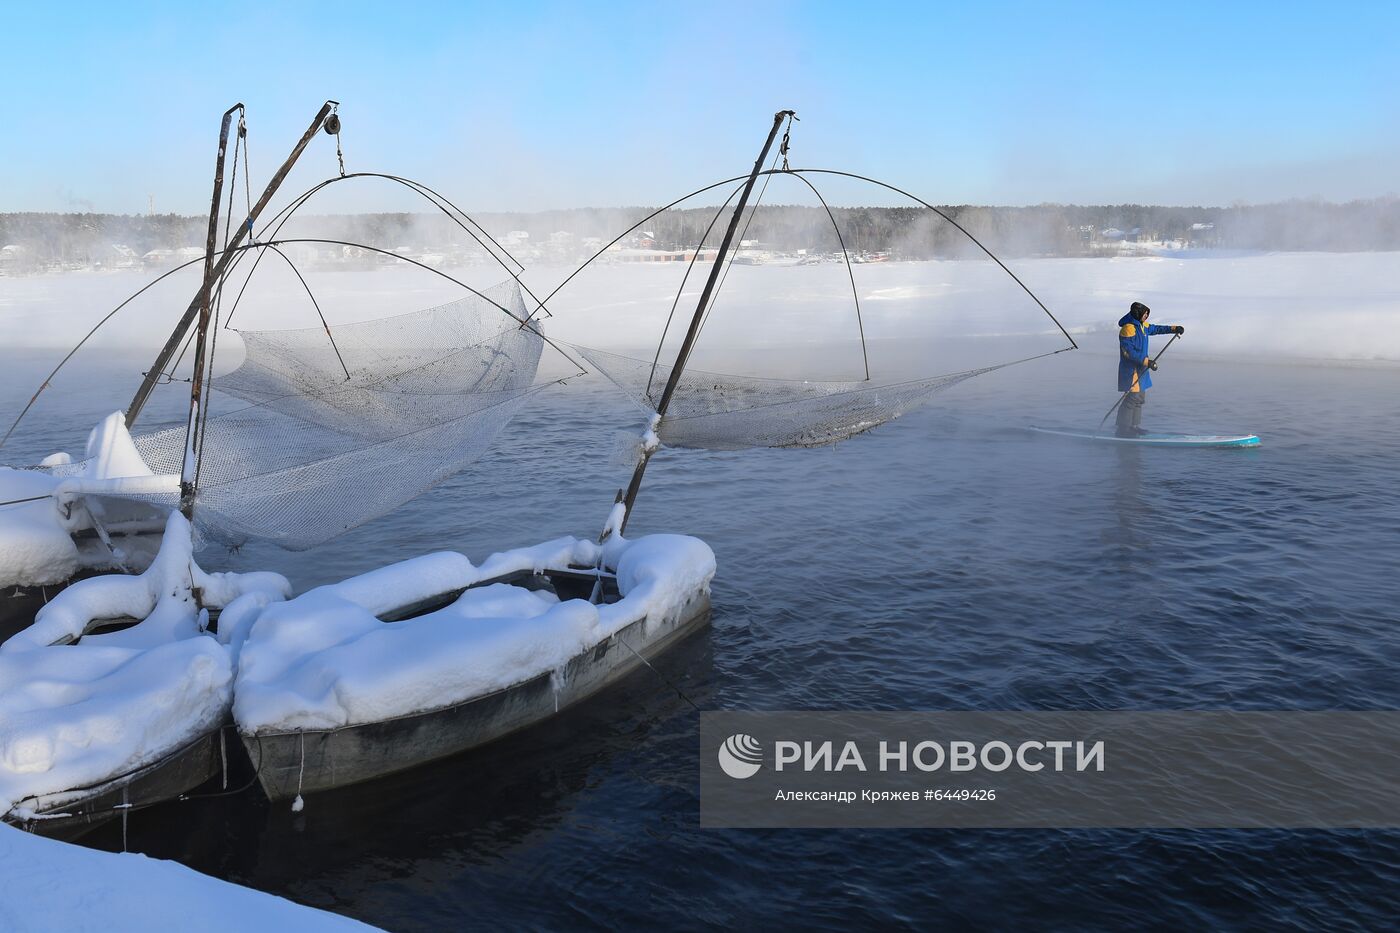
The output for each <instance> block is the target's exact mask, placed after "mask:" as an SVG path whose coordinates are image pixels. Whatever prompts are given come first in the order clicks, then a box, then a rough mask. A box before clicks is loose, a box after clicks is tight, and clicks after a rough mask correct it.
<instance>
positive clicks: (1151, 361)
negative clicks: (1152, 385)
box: [1143, 360, 1157, 373]
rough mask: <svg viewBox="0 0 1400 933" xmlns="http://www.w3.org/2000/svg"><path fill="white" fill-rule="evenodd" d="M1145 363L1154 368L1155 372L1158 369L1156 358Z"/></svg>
mask: <svg viewBox="0 0 1400 933" xmlns="http://www.w3.org/2000/svg"><path fill="white" fill-rule="evenodd" d="M1143 365H1144V366H1146V367H1147V368H1148V369H1150V370H1152V371H1153V372H1154V373H1155V372H1156V371H1157V361H1156V360H1148V361H1147V362H1146V363H1144V364H1143Z"/></svg>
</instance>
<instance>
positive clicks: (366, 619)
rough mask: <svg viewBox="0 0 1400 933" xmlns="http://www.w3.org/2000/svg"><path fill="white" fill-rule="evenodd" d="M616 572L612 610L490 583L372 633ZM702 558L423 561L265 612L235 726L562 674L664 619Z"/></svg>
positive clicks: (380, 708) (607, 555)
mask: <svg viewBox="0 0 1400 933" xmlns="http://www.w3.org/2000/svg"><path fill="white" fill-rule="evenodd" d="M600 558H601V560H602V562H603V564H604V565H605V566H607V567H611V568H616V573H617V581H618V588H619V590H620V591H621V593H622V597H623V598H622V599H621V600H619V601H618V602H616V603H613V604H610V605H593V604H591V603H589V602H587V601H586V600H581V599H572V600H566V601H563V602H560V601H559V600H558V599H557V598H556V597H555V596H553V595H552V594H548V593H538V592H531V591H529V590H525V589H523V588H520V587H514V586H509V585H506V584H501V583H496V584H490V585H487V586H482V587H477V588H474V589H470V590H468V591H467V592H466V593H464V594H463V595H462V596H461V597H460V598H459V599H457V600H456V601H455V602H454V603H452V604H451V605H449V606H446V607H444V608H442V609H439V610H437V611H435V612H431V613H427V614H425V615H422V616H418V617H416V618H412V619H408V620H404V621H400V622H393V623H385V622H383V621H381V620H380V619H379V617H378V616H379V615H382V614H384V613H386V612H388V611H389V610H391V609H394V608H396V607H399V606H403V605H407V604H409V603H412V602H415V601H417V600H420V599H425V598H428V597H431V596H433V595H435V594H439V593H444V592H448V591H451V590H453V589H458V588H461V587H466V586H470V585H472V584H475V583H479V582H481V581H484V580H490V579H493V578H495V577H499V576H502V575H504V574H507V573H511V572H514V571H519V570H532V571H535V572H539V571H542V570H545V569H559V570H562V569H566V568H568V567H569V566H591V565H595V564H597V563H598V561H599V559H600ZM714 572H715V556H714V552H713V551H711V550H710V548H709V546H708V545H706V544H705V543H704V542H703V541H700V540H699V539H697V538H691V537H687V536H684V535H649V536H646V537H643V538H638V539H636V540H634V541H629V540H626V539H622V538H614V539H612V540H611V541H610V542H609V543H608V544H607V545H606V546H605V547H602V548H600V547H599V546H598V545H596V544H594V543H592V542H590V541H584V540H580V539H577V538H560V539H558V540H555V541H550V542H546V543H545V544H541V545H536V546H535V547H531V548H522V549H519V550H513V551H505V552H502V553H499V554H495V555H492V556H491V557H490V558H488V559H487V560H486V561H485V562H484V563H483V564H482V565H481V566H480V567H476V566H474V565H472V563H471V562H470V561H469V560H467V558H465V557H463V556H462V555H460V554H454V553H449V552H443V553H437V554H428V555H425V556H423V557H417V558H413V559H411V560H406V561H403V562H401V563H398V564H392V565H390V566H388V567H382V568H379V569H377V570H373V571H371V572H369V573H367V574H363V575H361V576H358V577H351V578H350V579H347V580H344V581H342V582H340V583H335V584H331V585H329V586H323V587H318V588H317V589H314V590H311V591H309V592H307V593H305V594H303V595H301V596H299V597H297V598H296V599H294V600H291V601H289V602H285V603H271V604H269V605H268V606H267V607H266V608H264V609H262V610H261V611H260V612H259V613H258V615H257V617H256V619H254V620H252V621H251V623H247V622H246V621H245V623H244V624H247V625H249V628H248V633H247V635H246V641H245V642H244V645H243V649H242V652H241V655H240V657H239V662H238V673H237V680H236V685H235V690H234V694H235V699H234V709H233V712H234V719H235V720H236V721H237V723H238V726H239V729H240V730H241V731H243V732H245V733H257V732H290V731H298V730H316V729H334V728H338V727H341V726H348V725H359V724H363V723H367V722H375V721H379V720H383V719H389V718H393V717H397V716H406V715H409V714H412V713H417V712H422V711H425V710H429V709H438V708H441V707H444V706H451V705H453V704H455V703H459V702H462V701H463V700H466V699H469V698H471V697H473V696H477V695H480V694H482V693H487V692H490V691H493V690H498V689H501V688H504V687H508V686H510V685H512V684H516V683H519V682H521V681H524V680H528V679H530V678H532V677H536V676H538V675H539V674H542V673H545V672H549V671H555V670H558V669H559V668H562V667H563V666H564V665H565V664H566V663H567V662H568V661H569V659H570V658H572V657H573V656H575V655H577V654H579V653H581V652H583V651H587V650H588V649H590V648H591V647H593V646H594V645H596V644H597V643H598V642H600V641H602V640H603V639H604V638H607V637H608V636H609V635H611V634H613V633H614V632H616V631H618V630H620V629H621V628H623V627H624V626H626V625H629V624H631V623H632V622H635V621H637V620H639V619H643V618H648V617H650V618H653V619H661V618H666V617H671V616H674V615H676V614H677V613H679V612H680V611H681V608H682V607H683V606H684V604H685V603H686V601H687V600H688V599H689V598H690V597H691V596H693V595H694V594H695V593H696V592H697V591H700V590H703V589H705V588H707V587H708V586H709V582H710V579H711V578H712V577H713V576H714Z"/></svg>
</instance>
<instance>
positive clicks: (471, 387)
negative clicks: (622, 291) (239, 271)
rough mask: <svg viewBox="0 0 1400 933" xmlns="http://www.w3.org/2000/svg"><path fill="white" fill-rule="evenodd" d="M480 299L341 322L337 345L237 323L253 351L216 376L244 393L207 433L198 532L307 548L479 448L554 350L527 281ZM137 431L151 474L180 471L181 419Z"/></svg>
mask: <svg viewBox="0 0 1400 933" xmlns="http://www.w3.org/2000/svg"><path fill="white" fill-rule="evenodd" d="M482 296H484V297H482ZM482 296H476V295H473V296H469V297H467V298H463V299H461V300H459V301H454V302H451V303H449V304H444V305H440V306H438V307H434V308H428V309H426V310H422V311H416V312H411V313H408V314H402V315H397V316H395V317H389V318H383V319H379V320H374V321H366V322H363V323H358V324H344V325H338V326H336V327H334V328H333V329H332V330H331V332H330V333H331V334H332V335H333V336H334V345H332V342H331V338H330V336H328V333H327V331H326V330H325V329H322V328H307V329H303V330H282V331H239V332H238V334H239V336H240V337H241V338H242V340H243V343H244V346H245V349H246V353H247V356H246V359H245V360H244V362H243V364H242V365H241V366H240V367H239V368H238V369H236V370H234V371H233V372H231V373H229V374H228V375H226V376H223V377H220V378H217V379H215V380H214V382H213V387H214V388H215V389H217V390H218V391H219V392H221V393H224V394H225V395H227V396H231V397H232V398H233V399H236V400H237V402H236V403H234V404H233V405H225V406H224V407H225V408H227V409H229V410H224V411H216V412H215V413H214V414H211V416H210V417H209V419H208V421H207V423H206V427H205V429H204V438H203V444H202V456H201V458H200V469H199V480H198V493H197V496H196V501H195V513H194V514H195V522H196V524H197V525H198V526H199V528H200V530H201V531H202V532H203V533H204V534H205V535H206V536H208V537H210V538H213V539H214V540H218V541H223V542H227V543H241V542H243V541H246V540H249V539H262V540H270V541H273V542H275V543H277V544H279V545H281V546H283V547H286V548H289V549H293V550H298V549H303V548H308V547H311V546H313V545H316V544H319V543H321V542H323V541H326V540H328V539H329V538H332V537H334V536H335V535H337V534H340V533H342V532H344V531H347V530H349V529H351V528H354V527H356V526H357V525H361V524H363V523H364V522H367V521H369V520H370V519H373V518H376V517H378V516H380V515H383V514H385V513H386V512H388V511H390V510H391V509H394V508H396V507H397V506H399V505H402V504H403V503H404V502H407V501H408V500H410V499H412V498H414V497H415V496H418V495H420V494H421V493H423V492H424V491H426V490H428V489H429V488H431V487H432V486H433V485H435V484H436V483H439V482H441V481H442V480H444V479H446V478H447V477H449V476H451V475H453V474H455V473H457V472H460V471H461V470H462V469H464V468H465V467H466V466H467V465H468V464H470V463H471V462H472V461H473V460H475V459H476V458H477V457H479V456H481V454H482V453H484V452H485V451H486V449H487V448H488V447H489V446H490V444H491V443H492V441H493V440H494V439H495V437H496V435H497V434H498V433H499V432H500V430H501V428H503V427H504V426H505V425H506V423H507V422H508V421H509V420H510V419H511V418H512V417H513V416H514V415H515V413H516V412H517V411H518V410H519V409H520V407H521V406H522V405H523V404H524V402H525V400H526V399H527V397H528V396H529V394H530V393H531V392H532V391H533V389H532V385H531V384H532V383H533V382H534V378H535V371H536V369H537V367H538V365H539V359H540V353H541V350H542V348H543V340H542V338H541V337H540V335H539V333H537V332H536V330H535V329H534V328H538V324H533V323H532V324H531V326H530V328H522V327H521V326H520V323H519V322H520V321H523V320H524V319H525V316H526V311H525V306H524V302H523V300H522V299H521V295H520V290H519V286H518V285H516V283H514V282H507V283H505V284H502V285H498V286H496V287H495V288H492V289H489V290H487V291H485V292H483V293H482ZM347 373H348V376H347ZM223 401H226V400H223ZM238 403H246V404H238ZM134 440H135V442H136V446H137V449H138V450H140V452H141V455H142V457H143V458H145V460H146V463H147V464H148V465H149V466H150V467H151V469H152V470H153V471H155V472H157V473H179V472H180V465H181V462H182V461H183V458H184V451H185V428H184V426H183V425H179V426H176V427H170V428H166V429H164V430H160V431H156V432H153V433H150V434H144V435H139V436H137V437H136V438H135V439H134Z"/></svg>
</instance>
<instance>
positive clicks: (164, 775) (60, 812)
mask: <svg viewBox="0 0 1400 933" xmlns="http://www.w3.org/2000/svg"><path fill="white" fill-rule="evenodd" d="M219 732H220V730H218V729H216V730H214V731H213V732H209V733H206V734H204V735H202V736H200V737H199V738H197V739H195V740H194V741H193V742H190V743H189V744H187V745H185V746H184V747H183V748H181V749H179V750H178V751H176V752H174V753H172V754H170V755H168V756H166V757H165V758H162V759H161V760H160V761H157V762H154V763H152V764H149V765H146V766H145V767H142V768H137V769H135V770H134V771H130V772H127V773H126V774H123V775H120V776H119V777H115V778H112V779H111V780H109V781H104V782H102V783H101V784H95V785H93V786H91V787H87V788H81V789H78V790H72V791H64V792H62V793H60V794H51V795H47V796H45V797H42V798H37V799H36V798H31V799H29V800H22V801H20V802H19V804H18V805H17V808H16V809H25V810H29V811H32V812H33V813H34V814H35V816H33V817H29V818H23V817H14V816H12V815H7V816H5V818H4V822H6V823H9V824H11V825H13V826H17V827H19V828H20V829H23V830H26V831H28V832H32V833H37V834H39V835H41V836H50V837H52V838H55V839H76V838H78V837H79V836H82V835H83V834H84V833H88V832H91V831H92V830H94V829H96V828H97V827H98V826H101V825H102V824H103V823H106V822H107V821H108V820H112V819H115V818H117V817H119V816H121V815H122V814H123V813H126V812H130V811H132V810H136V809H140V808H142V807H148V806H151V805H152V804H157V803H163V802H165V801H167V800H174V799H175V798H176V797H178V796H180V795H181V794H183V793H186V792H188V791H191V790H194V789H195V788H196V787H198V786H199V785H201V784H203V783H205V782H206V781H208V780H210V779H212V778H214V777H216V776H217V775H218V774H219V773H220V771H221V770H222V769H223V766H224V758H223V750H222V748H221V745H220V740H219ZM12 812H13V811H12Z"/></svg>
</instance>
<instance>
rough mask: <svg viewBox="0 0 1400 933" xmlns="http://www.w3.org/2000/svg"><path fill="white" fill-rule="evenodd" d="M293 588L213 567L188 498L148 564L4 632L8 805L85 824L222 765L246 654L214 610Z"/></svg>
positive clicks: (51, 829) (82, 589)
mask: <svg viewBox="0 0 1400 933" xmlns="http://www.w3.org/2000/svg"><path fill="white" fill-rule="evenodd" d="M196 593H198V597H197V598H196ZM288 595H290V586H289V584H288V583H287V580H286V579H285V578H284V577H282V576H281V575H279V574H273V573H251V574H223V573H213V574H210V573H205V572H204V571H203V570H201V569H200V568H199V565H198V564H196V563H195V562H194V559H193V555H192V548H191V536H190V527H189V523H188V522H186V520H185V519H184V518H183V516H181V515H180V514H179V513H178V512H176V513H172V514H171V516H170V518H169V522H168V525H167V527H166V531H165V534H164V536H163V541H162V545H161V548H160V551H159V553H158V554H157V556H156V557H155V559H154V561H153V562H152V563H151V565H150V566H149V567H148V568H147V570H146V571H145V572H144V573H141V574H139V575H125V574H112V575H106V576H99V577H93V578H90V579H87V580H81V581H78V582H76V583H74V584H73V585H71V586H69V587H68V588H66V589H65V590H63V591H62V592H61V593H59V594H58V595H57V596H56V597H55V598H54V599H53V600H52V601H51V602H49V603H48V604H47V605H45V606H44V607H43V608H42V609H41V610H40V611H39V614H38V617H37V618H36V619H35V620H34V623H33V624H32V625H30V626H29V627H27V628H26V629H24V630H23V631H21V632H20V633H18V634H16V635H13V636H11V637H10V638H9V639H8V640H6V641H5V642H4V644H0V819H3V821H4V822H7V823H11V824H14V825H17V826H20V827H22V828H24V829H28V830H31V831H34V832H41V833H44V834H46V835H55V836H64V837H71V836H76V835H79V834H81V833H83V832H85V831H87V830H88V829H90V828H92V827H93V826H95V825H97V824H99V823H102V822H104V821H106V820H109V819H112V818H115V817H117V816H119V815H121V814H123V813H127V812H130V811H131V810H133V809H137V808H141V807H144V806H147V805H149V804H153V803H158V802H161V801H164V800H169V799H173V798H174V797H177V796H178V795H180V794H183V793H186V792H188V791H190V790H192V789H193V788H195V787H198V786H199V785H201V784H203V783H205V782H206V781H208V780H209V779H211V778H213V777H215V776H216V775H218V774H220V772H221V771H223V770H224V769H225V768H226V763H227V758H226V757H225V756H226V754H227V752H228V750H229V749H228V744H227V743H226V741H225V736H224V735H223V734H222V730H223V727H224V726H225V724H226V723H227V722H228V717H229V709H230V706H231V704H232V701H233V675H234V662H233V655H232V652H231V651H230V649H229V647H228V646H227V645H226V644H223V643H221V642H220V640H219V639H217V638H216V637H214V636H213V635H211V634H209V633H207V632H206V628H207V625H208V619H209V610H210V609H215V610H217V609H225V610H227V614H226V618H227V619H228V620H229V621H230V623H231V624H234V625H235V626H236V622H237V620H238V618H239V617H240V616H242V615H243V614H245V613H249V612H253V611H256V610H258V609H261V608H262V607H264V606H266V605H267V604H268V603H270V602H272V601H276V600H281V599H283V598H285V597H286V596H288Z"/></svg>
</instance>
